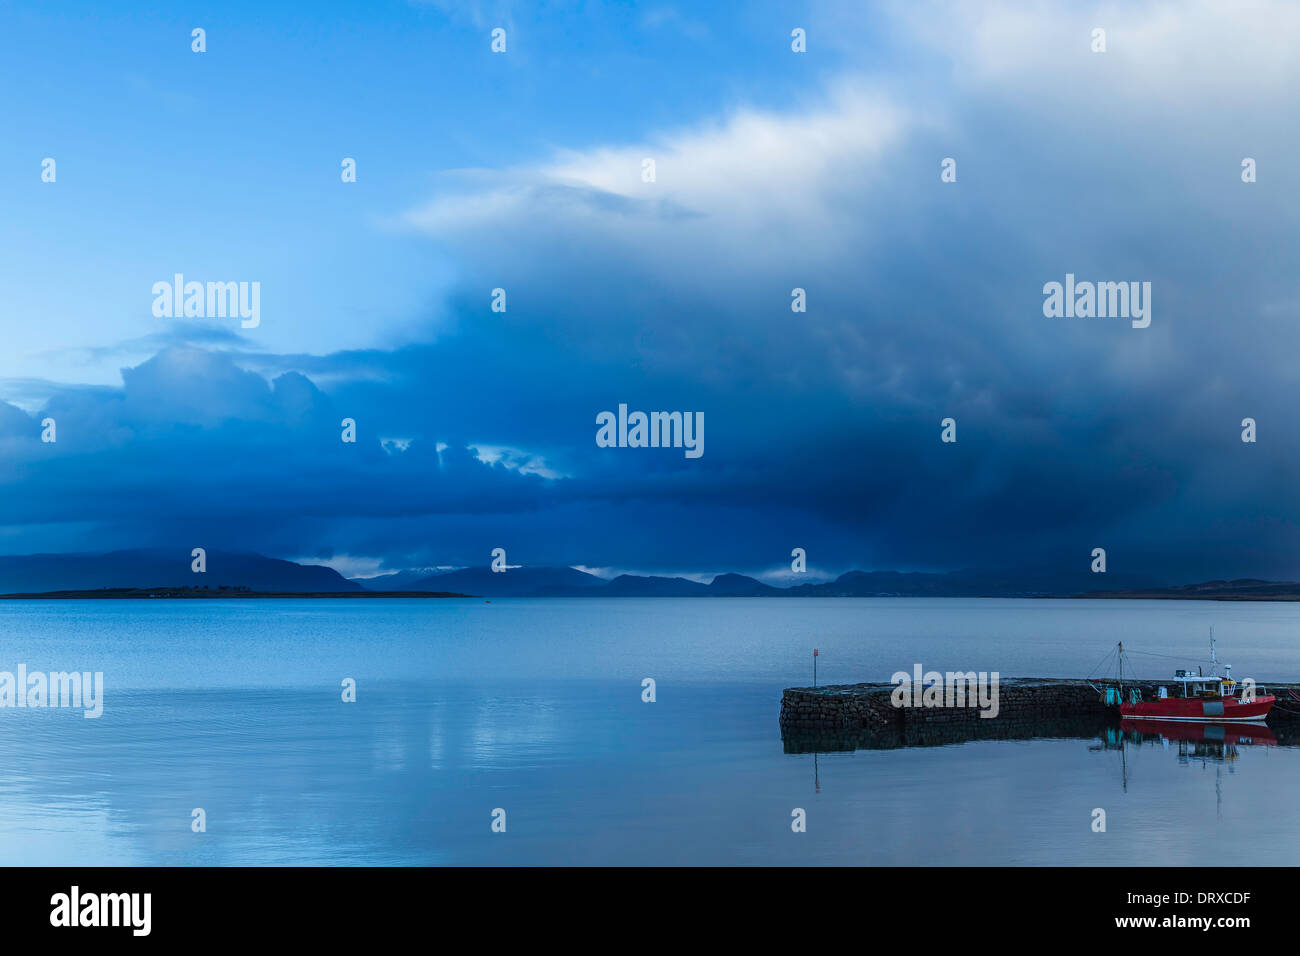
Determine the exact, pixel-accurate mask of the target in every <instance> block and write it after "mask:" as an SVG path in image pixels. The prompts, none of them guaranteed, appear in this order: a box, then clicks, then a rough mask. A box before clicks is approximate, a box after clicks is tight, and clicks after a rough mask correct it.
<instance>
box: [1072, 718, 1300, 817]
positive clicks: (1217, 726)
mask: <svg viewBox="0 0 1300 956" xmlns="http://www.w3.org/2000/svg"><path fill="white" fill-rule="evenodd" d="M1100 736H1101V739H1102V746H1095V745H1094V746H1093V747H1092V748H1090V749H1092V750H1118V751H1119V752H1120V768H1121V777H1122V781H1123V788H1124V791H1125V792H1128V784H1129V766H1128V750H1129V748H1131V747H1133V748H1142V747H1150V746H1158V747H1163V748H1164V749H1165V750H1173V751H1175V752H1176V753H1177V756H1178V762H1179V763H1180V764H1183V765H1184V766H1190V765H1192V764H1198V765H1200V766H1201V767H1209V766H1211V765H1212V766H1214V778H1215V779H1214V789H1215V793H1216V795H1217V798H1218V802H1219V806H1220V808H1222V801H1223V779H1222V773H1223V770H1224V768H1225V767H1226V768H1227V771H1228V773H1229V774H1235V773H1236V772H1237V768H1236V761H1237V758H1238V757H1240V756H1241V750H1242V748H1244V747H1276V746H1278V745H1279V740H1278V736H1277V734H1275V733H1274V732H1273V731H1272V729H1270V728H1269V727H1268V725H1267V724H1263V723H1242V724H1221V723H1203V724H1202V723H1190V722H1187V721H1179V720H1146V719H1140V718H1127V717H1126V718H1125V719H1123V720H1121V721H1120V722H1119V726H1115V725H1110V726H1107V727H1106V728H1105V729H1104V730H1103V731H1102V732H1101V735H1100ZM1291 742H1292V743H1293V744H1294V742H1295V741H1294V740H1292V741H1291ZM1285 745H1286V744H1283V746H1285Z"/></svg>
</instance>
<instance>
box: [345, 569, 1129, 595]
mask: <svg viewBox="0 0 1300 956" xmlns="http://www.w3.org/2000/svg"><path fill="white" fill-rule="evenodd" d="M1107 577H1108V578H1109V580H1108V582H1107V583H1108V584H1109V585H1110V587H1109V588H1107V590H1112V589H1115V588H1116V587H1119V588H1143V587H1151V586H1152V583H1151V582H1150V581H1149V580H1144V579H1142V578H1139V577H1134V576H1129V577H1120V576H1116V575H1107ZM353 581H354V582H356V583H358V584H361V585H363V586H365V587H380V588H383V589H385V590H390V591H399V590H420V591H457V592H461V593H465V594H476V595H482V596H484V597H1063V596H1066V595H1073V594H1081V593H1086V592H1090V591H1096V590H1100V588H1099V587H1098V584H1099V582H1098V580H1097V576H1096V575H1094V574H1092V573H1091V572H1088V571H1086V570H1085V571H1083V572H1082V573H1077V574H1053V573H1048V572H1042V571H1011V570H1007V571H953V572H949V573H944V574H930V573H923V572H907V573H905V572H899V571H849V572H847V573H845V574H842V575H840V576H839V577H838V578H836V579H835V580H834V581H825V582H819V583H816V584H798V585H794V586H792V587H775V586H773V585H770V584H764V583H763V582H762V581H759V580H757V579H755V578H751V577H748V576H746V575H743V574H719V575H717V576H716V577H714V578H713V579H712V580H711V581H710V582H709V583H707V584H704V583H702V582H700V581H692V580H690V579H689V578H682V577H660V576H653V575H651V576H645V575H635V574H621V575H619V576H618V577H616V578H614V579H613V580H609V581H607V580H606V579H604V578H600V577H597V576H596V575H594V574H588V573H586V572H584V571H578V570H576V569H574V568H546V567H542V568H511V569H510V570H508V571H501V572H494V571H492V570H491V569H490V568H488V567H486V566H482V567H475V568H461V569H459V570H456V571H442V572H438V573H435V574H432V575H429V576H428V577H420V576H418V575H417V576H413V577H409V578H404V579H399V576H397V575H381V576H380V577H377V578H354V579H353Z"/></svg>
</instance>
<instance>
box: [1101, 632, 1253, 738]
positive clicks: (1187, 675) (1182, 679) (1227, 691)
mask: <svg viewBox="0 0 1300 956" xmlns="http://www.w3.org/2000/svg"><path fill="white" fill-rule="evenodd" d="M1119 662H1120V688H1121V689H1120V690H1119V692H1118V693H1116V692H1114V691H1113V689H1112V691H1111V692H1110V693H1108V694H1107V695H1106V699H1107V702H1108V703H1118V704H1119V712H1120V715H1121V716H1123V717H1131V718H1137V719H1141V720H1189V721H1196V722H1197V723H1206V722H1213V723H1246V722H1252V721H1253V722H1260V721H1263V720H1264V718H1265V717H1267V716H1268V712H1269V710H1270V709H1271V708H1272V706H1273V700H1274V697H1273V695H1272V694H1266V693H1263V688H1261V687H1256V686H1255V682H1254V681H1246V682H1244V685H1243V686H1240V687H1239V686H1238V684H1237V682H1236V681H1235V680H1233V679H1232V665H1231V664H1224V665H1222V666H1223V674H1222V675H1220V674H1219V672H1218V671H1219V666H1220V665H1219V659H1218V657H1217V656H1216V654H1215V650H1214V631H1213V629H1211V631H1210V664H1211V665H1212V667H1213V670H1214V673H1212V674H1202V673H1201V668H1200V667H1198V668H1197V669H1196V673H1192V671H1191V670H1177V671H1175V672H1174V676H1173V677H1172V678H1171V679H1170V680H1169V681H1168V683H1164V684H1161V685H1159V686H1157V687H1156V692H1155V697H1154V698H1153V699H1151V700H1144V699H1143V697H1142V691H1141V690H1140V689H1138V688H1136V687H1130V688H1129V689H1128V692H1127V694H1126V693H1125V692H1124V690H1123V673H1124V672H1123V666H1124V645H1123V644H1120V645H1119Z"/></svg>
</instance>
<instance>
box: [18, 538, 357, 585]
mask: <svg viewBox="0 0 1300 956" xmlns="http://www.w3.org/2000/svg"><path fill="white" fill-rule="evenodd" d="M193 560H194V559H193V558H191V557H190V552H189V551H188V550H181V549H170V548H167V549H163V548H156V549H147V548H142V549H136V550H130V551H110V552H107V553H101V554H24V555H8V556H0V594H16V593H24V592H26V593H31V592H43V591H90V590H98V589H101V588H187V587H196V586H197V587H203V586H205V585H206V586H207V587H209V588H211V589H213V590H216V589H219V588H222V587H226V588H232V587H240V586H242V587H246V588H248V589H250V590H253V591H280V592H285V591H288V592H293V593H303V592H315V593H324V592H342V591H361V590H364V589H363V588H362V587H361V585H360V584H357V583H355V582H353V581H349V580H348V579H347V578H345V577H343V575H341V574H339V573H338V572H337V571H335V570H334V569H333V568H326V567H322V566H320V565H311V564H295V563H294V562H292V561H281V560H279V559H278V558H267V557H263V556H262V555H260V554H253V553H252V552H238V551H208V552H207V554H206V558H205V560H206V565H207V570H206V571H204V572H203V573H202V574H199V573H196V572H194V571H192V570H191V562H192V561H193Z"/></svg>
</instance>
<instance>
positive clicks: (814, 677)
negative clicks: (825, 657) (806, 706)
mask: <svg viewBox="0 0 1300 956" xmlns="http://www.w3.org/2000/svg"><path fill="white" fill-rule="evenodd" d="M816 686H817V648H815V647H814V648H813V687H816Z"/></svg>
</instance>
